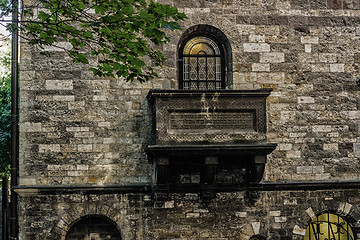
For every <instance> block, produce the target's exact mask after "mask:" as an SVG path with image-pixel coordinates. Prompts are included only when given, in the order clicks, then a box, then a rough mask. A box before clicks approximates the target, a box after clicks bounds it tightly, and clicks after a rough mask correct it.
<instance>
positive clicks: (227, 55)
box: [177, 24, 233, 90]
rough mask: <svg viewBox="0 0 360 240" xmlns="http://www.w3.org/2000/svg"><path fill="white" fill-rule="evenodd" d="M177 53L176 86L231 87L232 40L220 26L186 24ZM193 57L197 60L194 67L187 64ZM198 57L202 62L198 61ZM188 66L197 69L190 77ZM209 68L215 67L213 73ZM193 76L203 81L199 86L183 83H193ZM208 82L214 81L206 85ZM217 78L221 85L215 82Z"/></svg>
mask: <svg viewBox="0 0 360 240" xmlns="http://www.w3.org/2000/svg"><path fill="white" fill-rule="evenodd" d="M193 47H194V48H193ZM199 47H200V48H202V49H201V50H200V51H196V53H194V52H193V51H191V50H192V49H193V50H194V49H195V48H197V49H199ZM177 53H178V73H179V75H178V82H179V89H189V90H191V89H231V88H232V84H233V65H232V49H231V44H230V41H229V39H228V38H227V37H226V35H225V34H224V33H223V32H222V31H221V30H220V29H218V28H216V27H213V26H210V25H205V24H200V25H195V26H192V27H190V28H188V29H187V30H186V31H185V32H184V33H183V35H182V36H181V38H180V40H179V44H178V51H177ZM192 60H193V61H194V63H196V66H197V67H193V68H189V67H188V66H190V61H192ZM201 61H202V62H203V63H204V64H201V63H200V62H201ZM215 62H216V63H215ZM218 63H221V64H218ZM199 66H200V67H199ZM201 66H203V67H201ZM187 69H189V70H187ZM190 69H196V70H195V72H197V73H195V75H194V77H193V78H191V77H190V75H191V72H192V71H191V70H190ZM199 69H202V70H203V72H204V74H205V77H202V76H201V73H199ZM211 69H214V72H213V73H210V70H211ZM208 70H209V72H208ZM210 74H211V75H213V77H211V76H210ZM195 79H196V80H200V82H202V83H204V84H203V85H202V86H200V85H198V86H197V88H194V87H192V86H191V84H189V85H186V83H187V82H193V83H195V82H196V81H195ZM207 82H214V84H209V85H208V84H207ZM218 82H221V85H217V84H218ZM193 86H195V85H193Z"/></svg>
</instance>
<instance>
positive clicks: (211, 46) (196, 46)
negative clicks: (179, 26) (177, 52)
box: [183, 37, 220, 55]
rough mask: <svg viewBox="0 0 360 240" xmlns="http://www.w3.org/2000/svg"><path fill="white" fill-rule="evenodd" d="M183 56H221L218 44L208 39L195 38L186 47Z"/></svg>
mask: <svg viewBox="0 0 360 240" xmlns="http://www.w3.org/2000/svg"><path fill="white" fill-rule="evenodd" d="M183 54H191V55H205V54H206V55H219V54H220V50H219V47H218V46H217V44H216V43H215V42H214V41H213V40H212V39H210V38H207V37H194V38H192V39H190V40H189V41H188V42H187V43H186V44H185V46H184V50H183Z"/></svg>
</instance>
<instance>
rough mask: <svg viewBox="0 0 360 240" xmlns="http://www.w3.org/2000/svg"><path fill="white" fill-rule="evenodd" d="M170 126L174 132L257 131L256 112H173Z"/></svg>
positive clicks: (170, 117)
mask: <svg viewBox="0 0 360 240" xmlns="http://www.w3.org/2000/svg"><path fill="white" fill-rule="evenodd" d="M169 114H170V115H169V123H170V124H169V126H170V129H172V130H202V129H210V130H217V129H219V130H225V129H235V130H256V129H255V124H254V123H255V111H251V110H249V111H239V110H237V109H236V110H230V111H229V110H227V111H221V110H218V111H213V112H205V113H204V112H193V111H186V110H184V111H172V112H170V113H169Z"/></svg>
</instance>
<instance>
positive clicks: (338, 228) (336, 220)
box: [305, 213, 354, 240]
mask: <svg viewBox="0 0 360 240" xmlns="http://www.w3.org/2000/svg"><path fill="white" fill-rule="evenodd" d="M305 240H354V234H353V231H352V229H351V227H350V225H349V224H348V223H347V222H346V221H345V220H344V219H343V218H342V217H340V216H338V215H335V214H332V213H324V214H321V215H320V216H317V217H316V218H315V219H313V220H312V221H311V223H310V224H309V226H308V227H307V229H306V232H305Z"/></svg>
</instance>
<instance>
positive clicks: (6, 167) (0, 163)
mask: <svg viewBox="0 0 360 240" xmlns="http://www.w3.org/2000/svg"><path fill="white" fill-rule="evenodd" d="M0 67H1V70H3V71H2V73H1V74H0V149H1V150H0V178H1V177H3V176H9V175H10V141H11V136H10V129H11V86H10V82H11V74H10V69H11V57H10V48H7V50H6V51H5V52H3V53H1V55H0Z"/></svg>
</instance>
